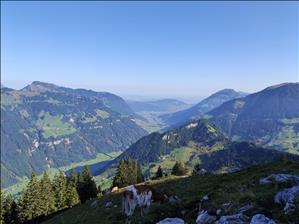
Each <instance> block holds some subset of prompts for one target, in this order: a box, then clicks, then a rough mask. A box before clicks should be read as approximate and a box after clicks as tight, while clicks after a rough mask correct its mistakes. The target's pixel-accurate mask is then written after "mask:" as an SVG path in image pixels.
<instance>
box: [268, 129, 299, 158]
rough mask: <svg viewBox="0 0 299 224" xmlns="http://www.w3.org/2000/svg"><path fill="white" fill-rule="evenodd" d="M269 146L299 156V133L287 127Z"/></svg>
mask: <svg viewBox="0 0 299 224" xmlns="http://www.w3.org/2000/svg"><path fill="white" fill-rule="evenodd" d="M267 145H268V146H276V147H278V146H280V147H281V148H283V149H284V150H287V151H288V152H291V153H295V154H299V133H296V132H295V131H294V128H293V127H292V126H289V125H288V126H285V127H283V128H282V130H281V132H279V133H278V134H277V135H276V136H275V138H274V139H272V140H271V142H269V143H268V144H267Z"/></svg>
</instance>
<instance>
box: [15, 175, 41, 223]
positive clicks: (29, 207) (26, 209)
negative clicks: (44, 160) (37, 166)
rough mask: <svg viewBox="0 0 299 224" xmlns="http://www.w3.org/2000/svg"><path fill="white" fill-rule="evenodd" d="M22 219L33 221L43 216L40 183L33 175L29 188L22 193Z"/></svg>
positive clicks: (20, 200) (20, 201) (20, 203)
mask: <svg viewBox="0 0 299 224" xmlns="http://www.w3.org/2000/svg"><path fill="white" fill-rule="evenodd" d="M19 206H20V217H21V218H22V220H23V221H29V220H32V221H33V222H34V220H35V218H37V217H38V216H40V215H42V206H43V205H42V202H41V195H40V186H39V181H38V179H37V177H36V175H35V173H32V175H31V178H30V181H29V183H28V185H27V187H26V188H25V189H24V190H23V191H22V192H21V196H20V199H19Z"/></svg>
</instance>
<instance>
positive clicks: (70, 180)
mask: <svg viewBox="0 0 299 224" xmlns="http://www.w3.org/2000/svg"><path fill="white" fill-rule="evenodd" d="M68 184H71V185H72V186H74V187H76V186H77V184H78V174H77V172H76V170H75V169H74V168H72V172H71V175H70V176H69V177H68Z"/></svg>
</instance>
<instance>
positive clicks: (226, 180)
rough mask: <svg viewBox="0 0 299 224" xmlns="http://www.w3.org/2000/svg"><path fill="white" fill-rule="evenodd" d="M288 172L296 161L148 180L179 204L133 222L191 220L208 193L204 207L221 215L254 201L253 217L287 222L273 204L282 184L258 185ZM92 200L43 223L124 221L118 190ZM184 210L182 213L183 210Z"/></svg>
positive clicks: (156, 208)
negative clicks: (219, 210) (108, 204)
mask: <svg viewBox="0 0 299 224" xmlns="http://www.w3.org/2000/svg"><path fill="white" fill-rule="evenodd" d="M281 172H287V173H292V174H297V175H299V164H298V163H296V164H295V163H291V162H277V163H272V164H267V165H257V166H253V167H250V168H248V169H246V170H243V171H241V172H238V173H234V174H221V175H208V176H191V177H188V178H177V177H172V176H170V177H167V178H163V179H160V180H155V181H151V182H149V184H151V185H153V186H154V187H155V188H157V189H159V190H161V191H162V192H164V193H166V194H167V195H169V196H170V195H177V196H178V197H179V198H180V199H181V200H182V201H181V203H179V204H163V205H154V206H152V207H151V209H150V212H149V213H148V214H147V215H146V216H145V217H144V218H141V217H140V216H139V211H136V212H135V215H134V216H133V218H132V223H140V222H141V223H156V222H157V221H159V220H161V219H163V218H166V217H181V218H183V219H184V220H185V221H186V223H194V222H195V219H196V216H197V212H198V205H199V200H200V199H201V197H202V196H203V195H206V194H209V197H210V200H208V201H207V202H205V203H203V208H205V209H206V208H210V207H215V208H222V210H223V211H224V214H234V213H235V212H237V211H238V209H239V208H240V207H241V206H243V205H245V204H248V203H250V202H251V203H253V204H254V206H255V208H256V211H250V212H249V213H247V215H249V216H252V215H254V214H255V213H256V212H257V211H263V214H265V215H267V216H268V217H271V218H273V219H275V220H276V221H278V223H287V222H286V219H285V217H284V216H283V214H282V207H281V206H279V205H275V204H274V203H273V197H274V195H275V193H276V192H277V191H279V190H281V189H283V188H284V187H286V186H285V185H277V184H274V185H272V184H270V185H259V184H258V181H259V179H260V178H261V177H263V176H267V175H270V174H273V173H281ZM107 201H112V202H113V204H114V205H116V206H117V207H113V208H105V203H106V202H107ZM227 202H231V203H232V207H231V209H229V210H225V209H224V208H223V206H222V204H223V203H227ZM90 203H91V202H87V203H85V204H83V205H78V206H77V207H74V208H72V209H69V210H67V211H65V212H62V213H61V214H59V215H56V216H55V217H53V218H51V219H50V220H47V221H45V222H44V224H80V223H82V224H83V223H88V224H98V223H101V224H108V223H113V224H117V223H124V219H123V217H122V215H121V192H119V193H113V194H110V195H105V196H103V197H101V198H99V201H98V206H97V207H96V208H91V207H90ZM183 209H184V210H186V213H185V214H184V215H182V214H181V211H182V210H183Z"/></svg>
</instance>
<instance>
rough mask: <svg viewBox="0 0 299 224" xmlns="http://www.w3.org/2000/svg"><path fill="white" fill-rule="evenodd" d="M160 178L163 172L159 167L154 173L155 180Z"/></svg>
mask: <svg viewBox="0 0 299 224" xmlns="http://www.w3.org/2000/svg"><path fill="white" fill-rule="evenodd" d="M161 177H163V170H162V167H161V166H159V167H158V170H157V172H156V175H155V178H161Z"/></svg>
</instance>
